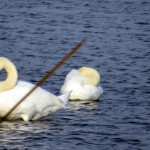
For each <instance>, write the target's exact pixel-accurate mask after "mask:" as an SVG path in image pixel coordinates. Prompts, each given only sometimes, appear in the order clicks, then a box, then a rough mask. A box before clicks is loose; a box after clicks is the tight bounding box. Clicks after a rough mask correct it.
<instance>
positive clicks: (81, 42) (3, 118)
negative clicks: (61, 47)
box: [0, 40, 85, 123]
mask: <svg viewBox="0 0 150 150" xmlns="http://www.w3.org/2000/svg"><path fill="white" fill-rule="evenodd" d="M84 42H85V40H81V41H80V43H79V44H78V45H77V46H76V47H74V48H73V49H72V50H71V51H70V52H69V53H68V54H67V55H66V56H65V57H63V59H62V60H61V61H59V62H58V63H57V64H56V65H55V66H54V67H53V68H52V69H51V70H50V71H49V72H48V73H47V74H46V75H45V76H44V77H43V78H42V79H41V80H40V81H39V82H38V83H37V84H36V85H35V86H34V87H33V88H32V89H31V90H30V91H29V92H28V93H27V94H26V95H25V96H24V97H23V98H22V99H21V100H20V101H19V102H18V103H17V104H16V105H15V106H14V107H13V108H12V109H11V110H9V111H8V113H6V114H5V116H3V117H2V118H0V123H2V122H3V121H4V120H6V118H7V117H8V116H9V115H10V114H11V113H12V112H13V111H14V110H15V109H16V107H18V105H19V104H20V103H22V102H23V101H24V100H25V99H26V98H27V97H28V96H29V95H30V94H31V93H32V92H33V91H34V90H36V89H37V88H38V87H39V86H41V85H42V84H43V83H44V82H45V81H46V80H47V79H48V78H49V77H50V76H51V75H52V74H53V73H54V72H55V71H56V70H57V69H58V68H59V67H60V66H61V65H62V64H64V63H65V62H66V61H67V60H68V59H69V58H70V57H71V56H72V55H73V54H74V53H75V52H76V51H77V50H78V49H79V48H80V47H81V46H82V45H83V43H84Z"/></svg>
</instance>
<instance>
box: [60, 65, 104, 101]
mask: <svg viewBox="0 0 150 150" xmlns="http://www.w3.org/2000/svg"><path fill="white" fill-rule="evenodd" d="M99 82H100V74H99V73H98V71H97V70H95V69H93V68H89V67H81V68H79V69H78V70H76V69H73V70H71V71H70V72H69V73H68V75H67V76H66V79H65V81H64V84H63V85H62V87H61V90H60V93H66V92H68V91H71V90H72V93H71V95H70V98H69V99H70V100H97V99H98V98H99V97H100V95H101V94H102V93H103V89H102V87H101V86H100V85H99Z"/></svg>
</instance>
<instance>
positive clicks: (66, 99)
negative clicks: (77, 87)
mask: <svg viewBox="0 0 150 150" xmlns="http://www.w3.org/2000/svg"><path fill="white" fill-rule="evenodd" d="M71 92H72V91H70V92H67V93H65V94H63V95H60V96H58V98H59V99H60V100H61V101H62V102H63V104H64V107H65V106H66V105H67V103H68V101H69V97H70V95H71Z"/></svg>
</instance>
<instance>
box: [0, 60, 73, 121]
mask: <svg viewBox="0 0 150 150" xmlns="http://www.w3.org/2000/svg"><path fill="white" fill-rule="evenodd" d="M2 69H5V70H6V72H7V74H8V75H7V78H6V80H5V81H2V82H0V117H3V116H4V115H5V114H6V113H7V112H8V111H9V110H10V109H11V108H12V107H13V106H14V105H16V103H17V102H18V101H19V100H20V99H21V98H22V97H23V96H24V95H25V94H26V93H28V92H29V91H30V90H31V89H32V88H33V87H34V85H33V84H31V83H29V82H25V81H17V79H18V75H17V70H16V67H15V65H14V64H13V63H12V62H11V61H9V60H8V59H7V58H4V57H0V70H2ZM70 93H71V92H68V93H66V94H64V95H61V96H58V97H56V96H55V95H53V94H51V93H49V92H47V91H46V90H44V89H42V88H40V87H38V88H37V89H36V90H35V91H34V92H33V93H32V94H31V95H30V96H28V97H27V98H26V99H25V100H24V101H23V102H22V103H21V104H20V105H19V106H18V107H17V108H16V109H15V110H14V111H13V112H12V113H11V114H10V115H9V116H8V118H7V119H8V120H16V119H20V118H21V119H23V120H24V121H29V120H37V119H39V118H42V117H45V116H47V115H50V114H52V113H54V112H56V111H57V110H59V109H61V108H64V107H65V105H66V104H67V102H68V99H69V96H70Z"/></svg>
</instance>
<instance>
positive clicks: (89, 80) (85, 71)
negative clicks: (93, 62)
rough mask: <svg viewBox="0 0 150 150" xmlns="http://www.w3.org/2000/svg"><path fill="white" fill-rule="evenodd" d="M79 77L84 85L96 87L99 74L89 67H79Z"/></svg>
mask: <svg viewBox="0 0 150 150" xmlns="http://www.w3.org/2000/svg"><path fill="white" fill-rule="evenodd" d="M78 72H79V75H80V76H81V77H83V79H84V84H86V85H93V86H97V85H98V84H99V82H100V74H99V72H98V71H97V70H95V69H94V68H90V67H81V68H79V69H78Z"/></svg>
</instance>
